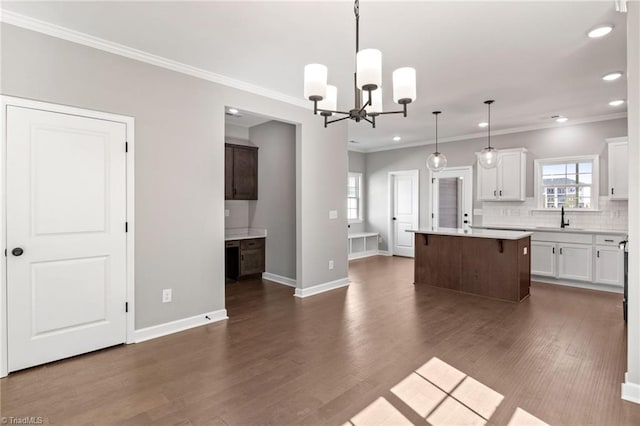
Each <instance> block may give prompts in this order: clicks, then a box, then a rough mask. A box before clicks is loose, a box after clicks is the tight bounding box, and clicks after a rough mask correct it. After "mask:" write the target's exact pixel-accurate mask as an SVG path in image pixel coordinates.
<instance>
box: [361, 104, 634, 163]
mask: <svg viewBox="0 0 640 426" xmlns="http://www.w3.org/2000/svg"><path fill="white" fill-rule="evenodd" d="M626 117H627V113H626V112H617V113H615V114H607V115H597V116H593V117H585V118H578V119H571V123H570V124H557V123H544V124H532V125H530V126H521V127H511V128H508V129H501V130H495V131H492V132H491V136H498V135H509V134H512V133H522V132H530V131H532V130H543V129H551V128H554V127H559V126H562V127H570V126H575V125H578V124H585V123H595V122H598V121H607V120H616V119H619V118H626ZM485 136H486V132H477V133H469V134H466V135H460V136H452V137H449V138H444V139H438V143H439V144H443V143H448V142H456V141H463V140H468V139H478V138H482V137H485ZM435 143H436V141H435V140H434V139H430V140H426V141H419V142H411V143H407V144H402V145H395V146H383V147H379V148H371V149H366V148H361V147H358V148H354V147H352V146H349V150H350V151H356V152H362V153H365V154H369V153H372V152H381V151H393V150H394V149H404V148H415V147H417V146H425V145H434V144H435Z"/></svg>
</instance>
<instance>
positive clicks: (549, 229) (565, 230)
mask: <svg viewBox="0 0 640 426" xmlns="http://www.w3.org/2000/svg"><path fill="white" fill-rule="evenodd" d="M472 228H474V229H493V230H497V229H503V230H507V231H529V232H562V233H565V234H595V235H621V236H625V235H627V234H628V232H627V231H614V230H610V229H582V228H571V226H568V227H566V228H560V227H559V226H558V227H557V228H555V227H547V226H538V227H536V226H514V225H505V226H501V225H473V226H472Z"/></svg>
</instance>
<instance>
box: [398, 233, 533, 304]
mask: <svg viewBox="0 0 640 426" xmlns="http://www.w3.org/2000/svg"><path fill="white" fill-rule="evenodd" d="M408 232H413V233H415V263H414V274H415V275H414V283H415V285H416V287H417V286H427V285H430V286H435V287H442V288H447V289H450V290H455V291H459V292H463V293H470V294H476V295H480V296H486V297H491V298H494V299H501V300H507V301H510V302H519V301H521V300H523V299H525V298H526V297H528V296H529V287H530V285H531V257H530V255H529V254H530V252H531V241H530V240H531V238H530V237H531V232H519V231H500V230H488V229H455V228H425V229H415V230H410V231H408Z"/></svg>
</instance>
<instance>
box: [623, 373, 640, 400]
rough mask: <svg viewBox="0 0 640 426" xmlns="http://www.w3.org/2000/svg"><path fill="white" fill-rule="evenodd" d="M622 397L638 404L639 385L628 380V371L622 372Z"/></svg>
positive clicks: (639, 396) (639, 397)
mask: <svg viewBox="0 0 640 426" xmlns="http://www.w3.org/2000/svg"><path fill="white" fill-rule="evenodd" d="M622 399H624V400H625V401H629V402H635V403H636V404H640V385H639V384H637V383H631V382H629V373H624V383H623V384H622Z"/></svg>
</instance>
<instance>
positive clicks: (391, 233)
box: [387, 170, 420, 256]
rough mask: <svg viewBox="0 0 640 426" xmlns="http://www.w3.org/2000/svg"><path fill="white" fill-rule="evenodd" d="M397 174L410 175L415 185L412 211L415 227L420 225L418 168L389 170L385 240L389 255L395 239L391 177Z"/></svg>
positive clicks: (391, 252) (391, 253)
mask: <svg viewBox="0 0 640 426" xmlns="http://www.w3.org/2000/svg"><path fill="white" fill-rule="evenodd" d="M397 175H408V176H411V178H412V179H413V181H414V182H415V185H414V186H413V199H414V200H415V201H416V206H417V208H416V210H415V212H414V221H415V223H416V227H418V228H419V227H420V190H419V186H420V170H396V171H393V172H389V173H388V176H387V235H388V236H389V241H387V249H388V251H389V254H390V255H391V256H393V255H394V252H393V246H394V244H393V242H394V241H395V238H394V237H395V235H394V230H393V219H392V218H393V202H394V201H393V179H394V177H395V176H397Z"/></svg>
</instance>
